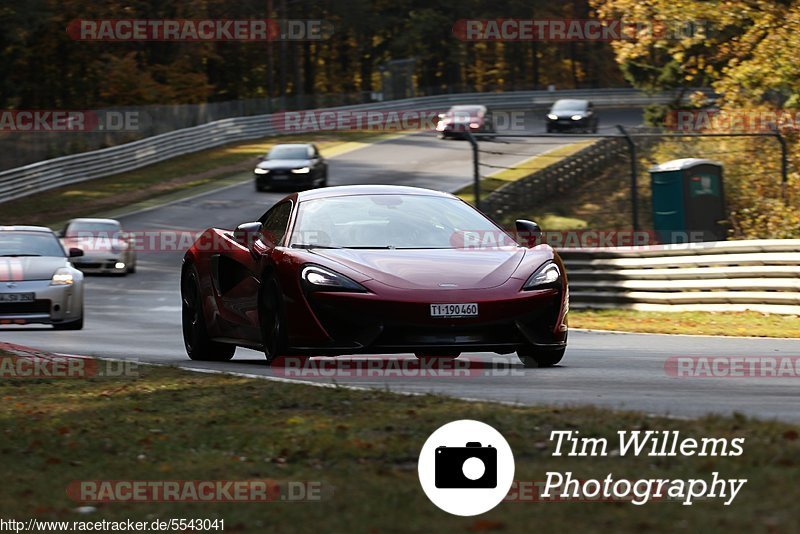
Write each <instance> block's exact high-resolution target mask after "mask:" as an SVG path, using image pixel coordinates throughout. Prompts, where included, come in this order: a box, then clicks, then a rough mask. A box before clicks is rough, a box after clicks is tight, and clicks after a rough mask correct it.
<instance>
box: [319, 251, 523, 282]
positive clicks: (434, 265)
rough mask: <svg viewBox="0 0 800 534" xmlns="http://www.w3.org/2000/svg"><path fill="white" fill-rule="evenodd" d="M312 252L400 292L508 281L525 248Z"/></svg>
mask: <svg viewBox="0 0 800 534" xmlns="http://www.w3.org/2000/svg"><path fill="white" fill-rule="evenodd" d="M314 253H315V254H316V255H318V256H321V257H323V258H326V259H328V260H330V261H334V262H337V263H340V264H342V265H345V266H347V267H348V268H350V269H353V270H354V271H358V272H360V273H361V274H363V275H365V276H368V277H369V278H372V279H374V280H376V281H378V282H381V283H383V284H386V285H388V286H392V287H396V288H399V289H486V288H490V287H496V286H499V285H501V284H503V283H504V282H506V281H507V280H508V279H509V278H511V276H512V275H513V274H514V271H516V269H517V266H518V265H519V264H520V262H521V261H522V258H523V257H524V256H525V249H523V248H518V247H504V248H496V249H481V250H477V249H435V250H425V249H416V250H398V249H394V250H382V249H381V250H372V249H371V250H353V249H330V250H328V249H314Z"/></svg>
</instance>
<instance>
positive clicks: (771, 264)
mask: <svg viewBox="0 0 800 534" xmlns="http://www.w3.org/2000/svg"><path fill="white" fill-rule="evenodd" d="M559 254H561V256H562V258H563V259H564V262H565V265H566V267H567V273H568V276H569V281H570V306H571V307H573V308H631V309H637V310H645V311H647V310H650V311H684V310H697V311H744V310H754V311H761V312H765V313H782V314H792V315H800V239H786V240H755V241H731V242H717V243H690V244H685V245H657V246H652V247H631V248H630V249H562V250H560V251H559Z"/></svg>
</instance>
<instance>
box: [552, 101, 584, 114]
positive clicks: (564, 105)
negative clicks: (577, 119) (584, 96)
mask: <svg viewBox="0 0 800 534" xmlns="http://www.w3.org/2000/svg"><path fill="white" fill-rule="evenodd" d="M585 109H586V101H585V100H559V101H558V102H556V103H555V104H553V111H583V110H585Z"/></svg>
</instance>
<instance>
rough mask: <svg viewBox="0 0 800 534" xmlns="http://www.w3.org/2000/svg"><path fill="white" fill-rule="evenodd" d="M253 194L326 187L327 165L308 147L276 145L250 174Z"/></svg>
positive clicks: (316, 152) (318, 154)
mask: <svg viewBox="0 0 800 534" xmlns="http://www.w3.org/2000/svg"><path fill="white" fill-rule="evenodd" d="M253 174H254V177H255V184H256V191H266V190H269V189H293V190H299V189H310V188H314V187H325V186H327V185H328V164H327V162H326V161H325V158H323V157H322V155H321V154H320V153H319V149H318V148H317V146H316V145H314V144H311V143H290V144H281V145H275V146H274V147H272V149H271V150H270V151H269V153H268V154H267V155H266V156H264V157H262V158H261V159H260V161H259V163H258V165H256V168H255V170H254V171H253Z"/></svg>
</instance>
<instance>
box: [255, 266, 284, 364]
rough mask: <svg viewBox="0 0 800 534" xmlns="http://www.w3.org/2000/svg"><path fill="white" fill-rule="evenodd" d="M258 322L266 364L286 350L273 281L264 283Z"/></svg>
mask: <svg viewBox="0 0 800 534" xmlns="http://www.w3.org/2000/svg"><path fill="white" fill-rule="evenodd" d="M258 313H259V321H260V323H261V344H262V345H263V347H264V356H266V357H267V363H268V364H272V362H273V361H275V359H276V358H278V357H280V356H283V355H284V352H285V348H286V330H285V327H284V319H283V317H284V315H283V308H282V306H281V298H280V290H279V289H278V284H277V282H275V280H268V281H265V284H264V288H263V290H262V291H261V296H260V298H259V311H258Z"/></svg>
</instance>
